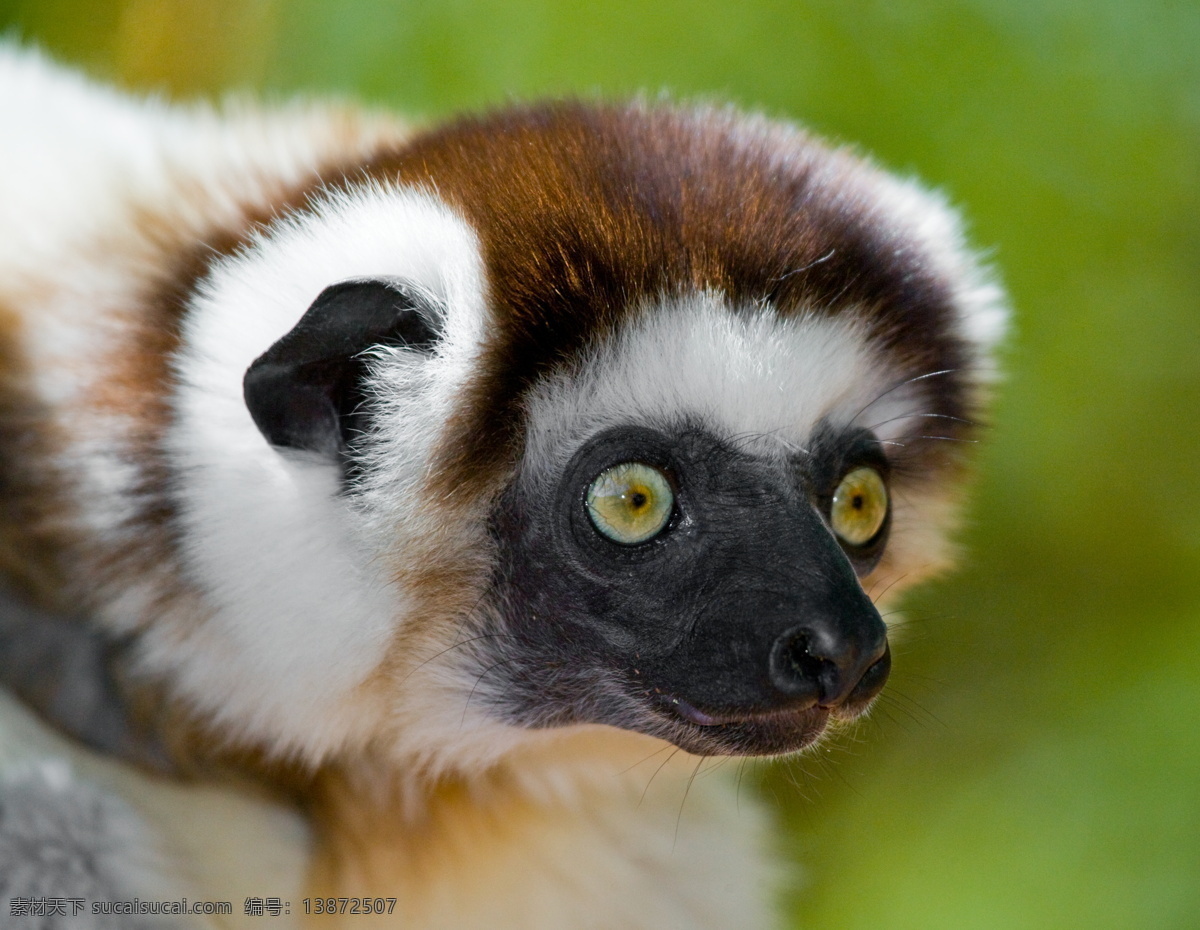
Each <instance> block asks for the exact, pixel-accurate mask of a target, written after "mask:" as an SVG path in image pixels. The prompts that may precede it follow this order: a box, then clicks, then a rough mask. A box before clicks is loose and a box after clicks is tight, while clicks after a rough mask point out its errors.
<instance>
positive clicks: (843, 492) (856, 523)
mask: <svg viewBox="0 0 1200 930" xmlns="http://www.w3.org/2000/svg"><path fill="white" fill-rule="evenodd" d="M887 512H888V492H887V486H886V485H885V484H884V483H883V478H882V477H880V475H879V472H877V471H876V470H875V469H874V468H865V467H864V468H856V469H854V470H853V471H851V472H847V474H846V476H845V477H844V478H843V479H842V481H841V484H839V485H838V486H837V490H836V491H834V492H833V506H832V507H831V508H830V511H829V522H830V525H831V526H832V527H833V531H834V532H835V533H837V534H838V536H839V537H841V539H842V540H843V541H845V542H846V543H849V544H850V545H851V546H865V545H866V544H867V543H869V542H870V541H871V540H872V539H874V538H875V536H876V535H877V534H878V533H879V530H880V529H881V528H882V526H883V521H884V520H885V519H887Z"/></svg>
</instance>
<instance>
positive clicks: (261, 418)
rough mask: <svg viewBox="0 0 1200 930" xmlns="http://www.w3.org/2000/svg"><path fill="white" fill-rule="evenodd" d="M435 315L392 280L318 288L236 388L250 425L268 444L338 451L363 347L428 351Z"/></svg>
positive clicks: (350, 423) (350, 424)
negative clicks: (239, 389) (301, 313)
mask: <svg viewBox="0 0 1200 930" xmlns="http://www.w3.org/2000/svg"><path fill="white" fill-rule="evenodd" d="M436 316H437V314H436V313H435V312H434V311H433V310H432V308H430V306H429V305H428V302H427V301H424V300H422V299H421V298H420V297H419V296H417V292H416V291H415V290H414V289H413V288H411V287H409V286H408V285H407V284H406V283H405V282H404V281H402V280H399V279H395V278H366V279H355V280H351V281H342V282H340V283H338V284H332V285H330V286H329V287H327V288H325V290H323V291H321V293H320V295H318V297H317V299H316V300H315V301H313V303H312V306H310V307H309V308H308V310H307V311H305V313H304V316H303V317H301V318H300V322H299V323H297V324H296V325H295V326H294V327H293V328H292V330H291V331H290V332H289V333H288V334H287V335H286V336H284V337H283V338H282V339H280V340H279V341H278V342H276V343H275V344H274V345H273V346H271V348H269V349H268V350H267V351H266V352H264V353H263V354H262V355H260V356H259V357H258V358H257V359H255V361H254V363H253V364H252V365H251V366H250V367H249V368H248V369H247V370H246V375H245V378H244V379H243V381H242V390H243V395H244V397H245V399H246V406H247V407H248V408H249V410H250V415H251V416H252V417H253V418H254V423H255V425H256V426H257V427H258V429H259V431H260V432H261V433H262V434H263V436H265V437H266V439H267V441H268V442H269V443H271V445H273V446H278V447H281V448H287V449H303V450H307V451H310V452H317V453H320V454H321V455H325V456H327V457H329V458H332V459H337V458H339V457H340V456H341V454H342V453H344V452H345V450H346V447H347V445H348V444H349V442H350V439H351V438H352V437H353V435H354V434H355V433H356V432H357V431H358V430H357V428H356V427H357V423H356V421H357V420H358V419H359V417H358V412H359V407H360V406H361V404H362V402H363V399H364V396H363V393H362V381H363V376H364V374H365V368H366V359H365V358H364V357H363V353H364V352H366V350H368V349H370V348H372V347H373V346H396V347H403V348H408V349H415V350H418V351H422V352H426V353H428V352H431V351H432V349H433V347H434V345H436V343H437V339H438V334H437V331H436V330H435V329H434V326H433V323H432V322H431V321H432V320H433V319H435V318H436Z"/></svg>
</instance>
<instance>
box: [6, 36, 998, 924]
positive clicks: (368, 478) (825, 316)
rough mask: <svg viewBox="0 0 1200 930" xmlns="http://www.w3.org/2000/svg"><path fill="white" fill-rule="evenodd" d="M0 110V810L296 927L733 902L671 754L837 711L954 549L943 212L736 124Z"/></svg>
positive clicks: (114, 104) (657, 114)
mask: <svg viewBox="0 0 1200 930" xmlns="http://www.w3.org/2000/svg"><path fill="white" fill-rule="evenodd" d="M0 125H2V126H4V127H5V131H4V132H3V133H0V179H2V180H0V185H2V187H0V246H2V248H0V572H2V573H3V577H4V579H5V583H6V584H7V585H8V586H9V587H10V588H11V589H13V590H16V591H18V592H19V596H20V598H21V602H22V606H21V607H20V608H19V609H18V608H15V607H14V608H13V610H12V611H10V616H11V618H12V619H10V620H7V621H6V624H7V626H5V627H4V628H3V632H0V636H4V637H7V643H8V648H7V651H6V655H7V656H8V659H7V660H6V661H5V663H4V665H5V671H4V674H5V680H6V681H7V683H8V687H9V689H10V691H11V692H12V693H13V694H15V695H17V696H19V697H21V698H22V699H23V700H24V701H25V702H26V703H27V704H29V705H31V706H32V708H33V710H34V711H35V712H36V713H37V714H38V715H39V716H37V717H36V718H35V717H33V716H29V715H28V713H27V711H25V710H21V709H19V708H18V706H17V705H16V704H15V703H13V701H12V700H11V699H10V698H7V697H6V698H4V703H3V705H2V706H3V707H4V708H5V710H4V712H3V713H0V721H4V722H3V723H0V776H3V772H4V771H7V772H8V773H9V774H8V776H7V777H8V778H9V781H8V782H6V783H5V784H7V785H8V788H7V789H0V806H2V805H3V797H4V795H3V791H4V790H8V791H9V792H10V793H11V792H14V791H33V792H35V794H36V792H37V791H41V792H42V796H44V797H43V800H44V798H50V797H66V796H67V795H69V794H70V791H71V790H72V786H74V787H77V788H78V789H79V790H82V791H85V792H86V791H95V792H98V793H99V795H100V796H102V797H103V802H102V803H101V802H97V803H99V804H100V805H101V806H100V807H95V806H93V808H92V811H93V814H95V813H96V811H100V812H101V814H103V817H101V818H100V820H101V821H103V822H102V823H100V821H97V823H99V826H98V827H97V830H98V831H99V832H100V833H103V832H104V829H109V828H111V830H115V831H116V832H117V833H118V834H120V835H121V836H125V837H126V838H128V837H129V836H133V835H135V834H136V835H138V836H142V837H143V839H144V841H145V843H148V844H150V845H149V846H146V847H145V848H152V847H153V848H161V849H163V850H167V852H164V853H163V854H162V855H163V857H164V858H162V859H160V860H157V861H153V862H141V863H140V864H139V863H134V862H132V859H133V858H136V857H133V856H131V854H130V851H129V844H128V843H126V845H125V846H124V847H121V845H120V844H116V845H114V844H113V843H112V842H109V846H108V847H106V849H107V850H108V852H107V853H106V854H105V856H106V857H100V858H99V859H97V861H102V864H103V865H104V868H106V869H108V870H109V871H108V872H106V873H105V875H104V876H101V877H96V876H93V878H95V880H96V881H97V882H100V883H101V884H103V882H101V878H103V879H104V881H107V882H109V885H106V886H104V887H105V888H108V889H109V890H110V891H112V889H113V888H117V886H119V885H120V884H121V882H126V885H125V887H126V889H128V888H135V889H137V888H145V887H146V886H147V885H153V884H154V882H155V881H168V882H173V883H175V885H178V886H179V887H185V886H186V887H188V888H192V889H193V893H194V894H209V895H210V896H213V897H224V896H228V895H229V894H231V893H240V894H258V895H264V894H267V895H269V894H277V893H281V894H285V895H295V896H297V897H296V898H295V900H291V909H292V918H291V919H292V920H294V921H300V920H301V919H302V918H303V917H304V915H303V914H302V913H300V911H301V907H300V903H299V900H300V898H299V896H306V897H309V898H316V897H318V896H323V895H328V896H334V897H337V896H366V897H376V896H378V897H383V898H388V899H393V898H394V899H395V900H396V903H395V905H394V906H393V908H392V913H391V914H390V915H384V916H383V917H381V918H378V919H379V920H381V921H390V922H391V923H392V924H394V925H395V926H404V927H429V928H434V927H438V928H441V927H453V928H469V927H485V926H486V927H489V928H496V927H508V926H513V927H517V926H520V927H523V928H541V927H545V928H551V927H553V928H563V927H572V928H576V927H606V928H608V927H621V928H636V927H646V928H650V927H654V928H660V927H711V928H730V927H739V928H742V927H765V926H769V925H771V924H772V923H773V918H772V916H771V914H772V905H773V901H772V895H773V893H774V888H775V879H776V877H777V874H778V873H777V870H776V869H775V868H774V867H773V866H772V865H771V864H770V863H771V862H772V860H773V857H772V856H771V854H770V851H769V849H768V845H769V844H768V842H767V839H766V836H767V833H766V829H765V826H764V820H763V817H762V816H761V814H760V812H759V811H758V810H757V808H756V807H755V806H754V805H753V804H751V803H750V800H749V799H748V798H747V797H745V796H743V797H742V798H741V801H740V804H739V803H738V802H737V800H736V798H735V788H734V786H733V784H732V781H731V780H730V779H726V778H724V777H723V776H722V775H717V776H714V777H711V778H699V779H692V778H690V776H692V775H694V773H695V771H696V768H697V765H698V764H700V763H702V761H703V759H705V758H712V757H723V756H772V755H779V754H784V753H792V752H797V751H801V750H803V749H805V748H806V747H808V746H811V745H812V744H813V743H814V742H816V741H817V740H818V739H819V738H820V737H821V736H822V734H823V732H824V731H826V730H827V729H829V728H830V727H837V726H839V725H843V724H844V722H846V721H850V720H853V719H854V718H856V717H858V716H860V715H861V714H863V713H864V712H865V711H866V710H867V708H868V707H869V705H870V704H871V702H872V700H873V699H874V697H875V696H876V695H877V694H878V692H879V690H880V689H881V688H882V687H883V685H884V681H885V679H886V678H887V675H888V670H889V668H890V662H891V659H890V652H889V647H888V640H887V628H886V626H885V624H884V622H883V620H882V619H881V617H880V612H879V608H878V605H877V604H876V603H875V601H874V600H873V599H872V597H871V596H870V595H871V593H878V592H885V591H886V593H887V597H888V598H892V597H894V596H895V595H896V594H897V593H899V592H900V591H901V590H903V589H905V588H907V587H908V586H910V585H911V584H913V583H915V582H916V581H918V580H920V579H921V578H923V577H925V576H927V575H929V574H930V573H931V572H933V571H936V570H937V569H939V568H940V567H941V566H942V565H943V564H945V562H946V561H947V559H948V556H949V551H950V550H949V544H948V543H947V534H948V531H949V530H950V528H951V526H952V524H953V522H954V514H955V511H956V508H957V505H958V502H959V497H960V485H961V478H962V476H963V473H964V467H965V464H966V463H965V461H964V456H963V450H964V448H965V447H966V443H964V442H963V440H968V439H970V438H971V437H972V435H973V431H974V429H973V423H974V422H976V421H977V420H978V419H979V417H980V414H981V406H982V404H983V402H984V400H985V394H986V385H987V382H988V380H989V377H990V373H991V370H992V362H991V355H992V350H993V347H994V345H995V343H996V340H997V338H998V337H999V335H1000V333H1001V330H1002V328H1003V321H1004V305H1003V299H1002V296H1001V294H1000V292H999V290H998V289H997V287H996V286H995V285H994V284H993V283H992V281H991V279H990V277H989V275H988V274H987V273H986V272H985V270H984V269H982V267H981V265H980V264H979V262H978V261H977V260H976V259H975V257H974V256H973V254H972V253H971V252H970V251H969V250H968V249H967V247H966V246H965V245H964V241H963V237H962V234H961V231H960V224H959V221H958V219H957V218H956V216H955V214H954V213H953V212H952V211H950V210H949V209H948V208H947V207H946V206H945V205H944V203H943V202H942V200H941V199H940V198H938V197H937V196H935V195H932V194H930V193H928V192H926V191H924V190H923V189H921V188H920V187H919V186H917V185H916V184H914V183H912V182H910V181H906V180H901V179H897V178H895V177H893V176H891V175H889V174H887V173H885V172H883V171H881V170H879V169H878V168H876V167H874V166H873V165H872V164H871V163H870V162H868V161H866V160H865V159H863V158H862V157H860V156H858V155H856V154H854V153H853V152H851V151H849V150H847V149H845V148H837V147H832V146H829V145H827V144H825V143H823V142H821V141H819V140H818V139H816V138H814V137H813V136H811V135H809V134H807V133H806V132H804V131H802V130H799V129H796V128H793V127H791V126H788V125H785V124H782V123H779V122H774V121H771V120H768V119H765V118H761V117H756V116H747V115H743V114H740V113H737V112H735V111H733V110H731V109H722V108H714V107H710V106H680V105H669V104H663V103H648V102H632V103H626V104H592V103H579V102H554V103H547V104H538V105H530V106H515V107H510V108H507V109H502V110H499V111H497V112H494V113H490V114H486V115H482V116H475V117H466V118H461V119H458V120H456V121H453V122H450V123H447V124H445V125H442V126H438V127H434V128H432V129H425V130H421V131H411V130H410V129H409V128H407V127H406V126H405V125H403V124H402V123H399V122H396V121H394V120H392V119H391V118H390V117H386V116H381V115H378V114H370V113H364V112H360V111H357V110H354V109H351V108H339V107H333V106H321V105H312V104H296V105H291V106H285V107H277V108H273V109H272V108H258V107H256V106H253V105H250V104H240V105H238V104H231V105H227V106H225V107H224V108H220V109H215V108H211V107H208V106H203V105H192V106H178V105H169V104H167V103H164V102H161V101H157V100H153V99H144V98H139V97H133V96H128V95H124V94H120V93H117V92H116V91H113V90H109V89H106V88H103V87H100V86H97V85H95V84H92V83H89V82H88V81H86V80H85V79H83V78H81V77H80V76H78V75H76V74H74V73H72V72H69V71H67V70H64V69H61V68H59V67H56V66H54V65H52V64H50V63H49V62H47V61H46V60H45V59H44V58H43V57H41V56H39V55H38V54H36V53H34V52H31V51H28V50H21V49H18V48H14V47H11V46H8V47H3V46H0ZM18 657H19V660H18ZM53 731H58V733H59V734H65V735H66V736H67V737H69V738H70V739H72V740H75V741H78V742H74V743H72V742H66V741H62V740H61V739H60V736H59V735H55V734H54V732H53ZM81 744H82V745H86V746H87V747H90V748H87V749H84V748H80V745H81ZM52 758H53V759H55V760H58V761H56V762H55V763H53V764H51V763H48V762H46V760H47V759H52ZM58 762H62V763H64V765H63V766H59V767H58V768H55V770H54V772H49V770H48V769H46V768H45V766H46V765H50V766H51V768H54V766H57V765H58ZM18 763H19V764H18ZM39 766H42V768H39ZM656 771H658V775H656V776H654V777H653V778H652V777H651V776H652V775H654V773H655V772H656ZM39 779H41V780H40V781H39ZM685 790H686V792H687V796H686V803H685V804H684V803H682V802H681V798H682V796H683V793H684V791H685ZM55 791H59V792H60V794H59V795H55V794H54V792H55ZM264 792H265V793H264ZM46 803H52V802H46ZM104 804H108V805H109V807H107V808H104V807H103V805H104ZM10 809H11V805H10ZM64 809H65V808H64ZM97 816H99V815H97ZM105 817H107V818H108V819H107V820H105V819H104V818H105ZM178 818H184V819H182V820H180V819H178ZM181 824H182V825H181ZM198 824H203V825H204V828H203V829H201V828H199V827H198V826H197V825H198ZM106 825H108V826H106ZM4 829H5V821H3V820H2V819H0V857H2V856H3V854H4V849H5V847H4V844H3V836H4ZM9 829H10V830H12V829H16V827H13V826H12V824H11V823H10V824H9ZM121 830H124V831H125V832H124V833H121V832H120V831H121ZM139 831H140V832H139ZM247 833H251V834H253V836H254V837H255V839H252V840H247V839H246V835H247ZM114 835H115V834H114ZM109 839H110V840H111V837H110V838H109ZM155 843H157V844H158V846H155V845H154V844H155ZM122 850H124V852H123V851H122ZM143 858H144V857H143ZM127 859H128V860H129V861H126V860H127ZM167 861H170V862H173V863H175V864H176V866H177V868H175V869H174V872H173V873H172V875H171V876H169V877H164V876H163V873H164V870H165V866H164V865H163V863H164V862H167ZM97 868H99V866H97ZM166 871H170V870H166ZM139 882H141V884H140V885H139V884H138V883H139ZM239 883H240V884H239ZM268 884H269V885H271V887H267V885H268ZM0 885H2V880H0ZM175 885H172V887H175ZM110 886H111V887H110ZM97 887H99V885H98V886H97ZM158 887H159V888H160V889H161V888H162V887H164V886H162V885H160V886H158ZM231 888H234V889H236V890H235V891H233V892H231V890H230V889H231ZM273 889H281V890H279V891H276V890H273ZM0 890H2V889H0ZM114 893H115V892H114ZM235 910H236V909H235ZM204 919H216V920H217V922H218V925H219V924H220V920H221V918H204ZM225 919H228V920H232V921H234V923H236V921H237V919H238V917H237V914H236V913H235V915H234V916H233V917H232V918H225ZM324 919H326V920H327V921H328V922H329V923H330V924H331V925H339V926H340V925H341V922H345V923H347V924H348V925H351V926H359V925H360V923H361V921H362V920H363V919H364V918H362V917H359V916H353V917H352V916H349V915H344V916H339V915H334V916H332V917H329V916H328V915H326V916H325V918H324ZM231 925H232V924H231Z"/></svg>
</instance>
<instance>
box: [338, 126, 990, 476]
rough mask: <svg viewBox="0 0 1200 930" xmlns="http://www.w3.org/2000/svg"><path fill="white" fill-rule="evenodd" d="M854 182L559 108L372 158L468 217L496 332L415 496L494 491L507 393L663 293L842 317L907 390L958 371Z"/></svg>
mask: <svg viewBox="0 0 1200 930" xmlns="http://www.w3.org/2000/svg"><path fill="white" fill-rule="evenodd" d="M464 152H470V157H469V158H465V157H463V153H464ZM861 170H862V169H861V168H860V167H859V165H858V164H857V163H856V162H855V161H854V160H852V159H851V157H850V156H848V155H846V154H844V153H841V152H837V151H831V150H829V149H828V148H826V147H825V146H824V145H822V144H820V143H818V142H816V141H814V140H811V139H809V138H808V137H806V136H804V135H802V134H800V133H798V132H789V131H787V130H784V129H780V128H778V127H773V126H768V125H767V124H765V123H762V124H755V123H747V122H746V121H744V120H743V119H739V118H737V117H734V116H732V115H726V114H724V113H721V112H713V111H697V112H691V113H689V112H688V111H680V110H675V109H668V108H654V107H647V106H639V105H634V106H628V107H600V108H595V107H588V106H584V105H582V104H571V103H566V104H558V105H549V106H543V107H536V108H531V109H526V110H510V111H505V112H502V113H500V114H498V115H495V116H491V117H483V118H476V119H467V120H463V121H460V122H458V123H454V124H451V125H449V126H447V127H445V128H443V129H440V130H438V131H436V132H433V133H430V134H428V135H425V136H423V137H420V138H418V139H417V140H416V141H415V142H414V143H412V144H410V145H408V146H406V147H404V148H401V149H398V150H395V151H391V152H385V153H383V154H381V155H380V156H378V157H377V158H375V159H374V160H373V161H371V162H370V163H369V164H368V165H367V167H366V172H367V173H368V174H370V175H371V176H373V177H376V178H380V179H383V180H387V181H399V182H401V183H416V184H430V185H432V186H433V187H434V188H435V189H436V190H437V191H438V193H439V194H440V195H441V196H442V197H444V198H446V199H447V200H448V201H449V202H450V203H451V204H453V205H454V206H455V207H457V208H458V209H459V210H461V211H462V212H463V213H464V214H465V216H466V217H467V219H468V221H469V222H470V223H471V224H472V225H473V226H474V227H475V228H476V229H477V230H478V231H479V233H480V237H481V240H482V243H483V248H484V261H485V265H486V270H487V278H488V281H489V282H490V284H491V287H492V290H491V293H490V295H489V296H490V299H491V304H492V306H493V308H494V316H493V323H494V325H495V327H496V331H495V335H494V338H493V339H492V341H491V343H490V344H489V346H488V348H487V350H486V353H485V356H484V358H483V360H482V364H481V365H480V370H479V372H478V374H477V375H476V376H475V377H474V378H473V380H472V381H471V383H470V384H469V385H468V386H467V388H466V389H465V390H464V392H463V395H462V400H461V403H460V404H459V407H458V412H457V414H456V415H455V418H454V420H453V421H452V423H451V425H450V429H449V431H448V432H447V434H446V440H445V442H444V444H443V447H442V451H441V466H442V467H441V468H440V470H439V473H438V476H437V478H436V481H435V487H434V488H433V489H432V493H434V494H435V495H436V496H438V497H442V496H446V497H449V496H451V495H459V496H464V495H465V496H466V497H468V498H469V497H471V496H473V495H480V496H484V497H486V496H488V495H490V494H492V493H494V492H495V491H496V490H497V489H498V487H499V485H500V483H501V482H502V481H503V478H504V476H505V475H506V474H508V473H509V471H510V469H511V465H512V463H513V462H514V461H515V458H516V456H517V454H518V451H519V450H518V449H517V444H518V442H519V436H520V423H521V417H520V403H521V399H522V396H523V394H524V392H525V391H526V390H527V389H528V388H529V387H530V385H532V384H533V383H534V381H535V380H536V379H537V378H539V377H540V376H543V375H546V374H548V373H549V372H551V371H553V370H554V369H555V368H556V367H558V366H561V365H563V364H565V363H567V362H569V361H570V360H572V359H573V358H575V357H577V356H578V355H579V354H580V353H581V352H583V351H585V350H586V349H587V347H588V346H590V345H592V344H594V342H595V341H596V340H597V339H599V338H602V337H603V336H604V335H605V334H606V333H608V332H611V331H612V330H613V329H614V328H615V327H616V326H618V325H619V324H620V323H621V321H622V319H624V318H625V317H627V316H628V315H629V314H631V313H635V312H637V311H638V310H639V308H640V307H641V306H642V305H643V304H644V302H645V301H647V300H653V299H655V298H657V297H659V296H661V295H663V294H668V293H674V292H678V291H683V290H688V289H692V290H694V289H706V288H707V289H715V290H719V291H721V292H723V293H724V294H725V295H726V296H727V297H728V299H729V300H730V301H731V303H732V304H733V305H734V306H757V305H762V304H766V303H769V304H771V305H772V306H774V307H776V308H777V309H778V311H779V312H780V313H781V314H783V315H788V314H793V313H797V312H800V311H802V310H809V311H814V312H819V313H829V314H839V313H846V312H854V313H856V314H858V315H861V316H862V317H864V318H865V321H866V322H867V323H868V325H869V327H870V329H871V331H872V333H873V335H874V337H875V339H877V340H878V342H879V343H880V344H881V345H882V346H885V347H886V348H887V349H888V350H889V352H890V355H891V357H894V358H898V359H899V360H901V362H902V363H903V364H905V365H906V366H907V367H908V368H909V369H910V370H911V371H912V372H913V374H914V375H916V374H924V373H926V372H931V371H938V370H945V369H954V370H958V369H962V368H964V367H965V365H966V362H967V361H968V350H967V348H966V347H965V346H964V345H963V344H962V343H961V342H960V341H959V340H958V338H957V337H956V336H955V335H954V333H953V326H952V321H953V315H954V310H953V307H952V306H951V303H950V296H949V292H948V283H947V282H944V281H941V280H938V279H937V277H936V276H934V275H933V274H932V273H931V272H929V271H928V270H927V269H926V268H924V267H922V266H921V265H920V264H919V263H917V262H914V260H913V258H912V257H911V255H910V254H902V248H901V247H902V246H903V245H904V244H905V243H904V242H902V241H900V240H899V238H898V233H896V234H894V235H890V234H889V232H888V231H887V230H886V229H885V230H883V231H881V230H880V229H879V228H878V227H877V221H878V220H879V219H880V217H879V216H878V215H877V214H876V210H875V208H874V206H873V203H872V202H871V200H870V199H869V198H870V192H869V191H865V190H862V185H861V184H860V183H858V182H857V181H856V179H855V174H856V173H857V172H859V171H861ZM358 177H361V173H360V172H359V171H358V170H356V171H355V172H354V173H352V174H350V175H348V177H347V181H348V182H352V181H353V180H354V179H356V178H358ZM835 185H836V186H835ZM856 191H858V192H859V194H858V196H857V197H856V196H855V192H856ZM960 381H961V379H958V378H955V377H954V376H947V377H946V378H945V379H944V381H943V383H941V384H940V385H939V390H938V391H937V397H938V402H937V405H936V410H935V411H932V412H938V413H942V414H946V415H950V416H962V415H963V414H964V413H965V412H966V411H965V398H964V397H963V396H962V392H961V390H957V389H956V383H958V382H960ZM929 452H930V453H931V454H932V455H934V456H936V455H938V454H939V453H938V450H934V449H930V450H929Z"/></svg>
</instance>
